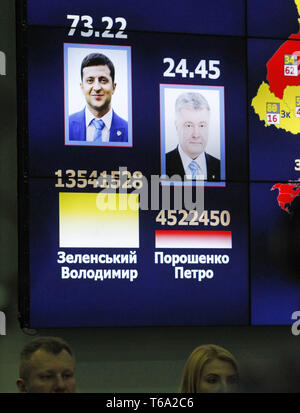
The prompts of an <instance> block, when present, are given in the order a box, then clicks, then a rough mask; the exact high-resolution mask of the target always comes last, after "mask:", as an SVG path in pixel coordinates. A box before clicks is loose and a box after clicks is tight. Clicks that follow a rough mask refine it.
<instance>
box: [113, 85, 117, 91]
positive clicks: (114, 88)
mask: <svg viewBox="0 0 300 413" xmlns="http://www.w3.org/2000/svg"><path fill="white" fill-rule="evenodd" d="M116 87H117V84H116V83H114V87H113V93H115V90H116Z"/></svg>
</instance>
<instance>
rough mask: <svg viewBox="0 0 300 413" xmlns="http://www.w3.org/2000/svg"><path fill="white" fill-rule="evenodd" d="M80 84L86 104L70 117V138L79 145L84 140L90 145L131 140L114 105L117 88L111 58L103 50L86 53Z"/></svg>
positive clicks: (125, 123) (123, 121)
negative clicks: (112, 104) (113, 100)
mask: <svg viewBox="0 0 300 413" xmlns="http://www.w3.org/2000/svg"><path fill="white" fill-rule="evenodd" d="M80 87H81V90H82V93H83V95H84V97H85V100H86V107H85V108H84V109H83V110H82V111H80V112H77V113H74V114H72V115H71V116H70V117H69V140H70V141H74V144H79V145H80V142H83V141H84V142H88V143H89V144H90V145H109V143H110V142H128V123H127V122H126V121H125V120H124V119H122V118H121V117H120V116H118V115H117V114H116V113H115V112H114V111H113V109H112V107H111V100H112V96H113V94H114V91H115V89H116V83H115V68H114V65H113V63H112V61H111V60H110V59H109V58H108V57H107V56H105V55H103V54H101V53H91V54H89V55H88V56H86V57H85V58H84V59H83V61H82V64H81V83H80ZM75 141H77V142H75Z"/></svg>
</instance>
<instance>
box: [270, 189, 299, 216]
mask: <svg viewBox="0 0 300 413" xmlns="http://www.w3.org/2000/svg"><path fill="white" fill-rule="evenodd" d="M274 189H278V191H279V193H278V196H277V202H278V204H279V206H280V208H281V209H283V210H284V211H286V212H288V213H289V212H290V209H291V204H292V202H293V201H294V199H295V198H296V197H297V196H299V195H300V182H299V183H288V184H275V185H273V186H272V188H271V191H273V190H274Z"/></svg>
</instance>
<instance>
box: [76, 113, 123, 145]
mask: <svg viewBox="0 0 300 413" xmlns="http://www.w3.org/2000/svg"><path fill="white" fill-rule="evenodd" d="M69 140H70V141H85V140H86V124H85V109H83V110H82V111H80V112H77V113H73V115H71V116H70V117H69ZM109 142H128V123H127V122H126V120H124V119H122V118H120V116H118V115H117V114H116V113H115V112H114V111H113V116H112V122H111V127H110V134H109ZM109 142H108V143H109ZM91 144H93V142H91Z"/></svg>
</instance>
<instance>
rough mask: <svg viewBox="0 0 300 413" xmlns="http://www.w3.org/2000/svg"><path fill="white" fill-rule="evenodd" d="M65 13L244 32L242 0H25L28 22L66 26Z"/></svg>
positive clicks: (166, 27) (141, 26) (169, 27)
mask: <svg viewBox="0 0 300 413" xmlns="http://www.w3.org/2000/svg"><path fill="white" fill-rule="evenodd" d="M68 14H71V15H89V16H91V17H93V20H94V27H102V28H104V27H106V24H105V25H103V23H101V18H102V17H103V16H110V17H112V18H116V17H124V18H125V19H126V20H127V23H128V26H127V27H128V30H143V31H144V30H145V31H162V32H177V33H202V34H230V35H243V34H245V2H244V0H226V1H224V0H213V1H212V0H210V1H199V0H185V1H182V0H173V1H172V2H170V1H169V0H164V1H162V0H143V1H133V0H127V1H123V0H110V1H106V2H105V1H102V2H101V1H99V2H96V1H95V0H85V1H84V2H83V1H82V0H72V2H70V1H65V2H62V1H61V0H52V1H51V2H49V1H48V0H39V1H37V0H28V22H29V24H39V25H50V26H67V27H69V26H70V25H71V23H72V20H67V15H68ZM97 22H98V24H97Z"/></svg>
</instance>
